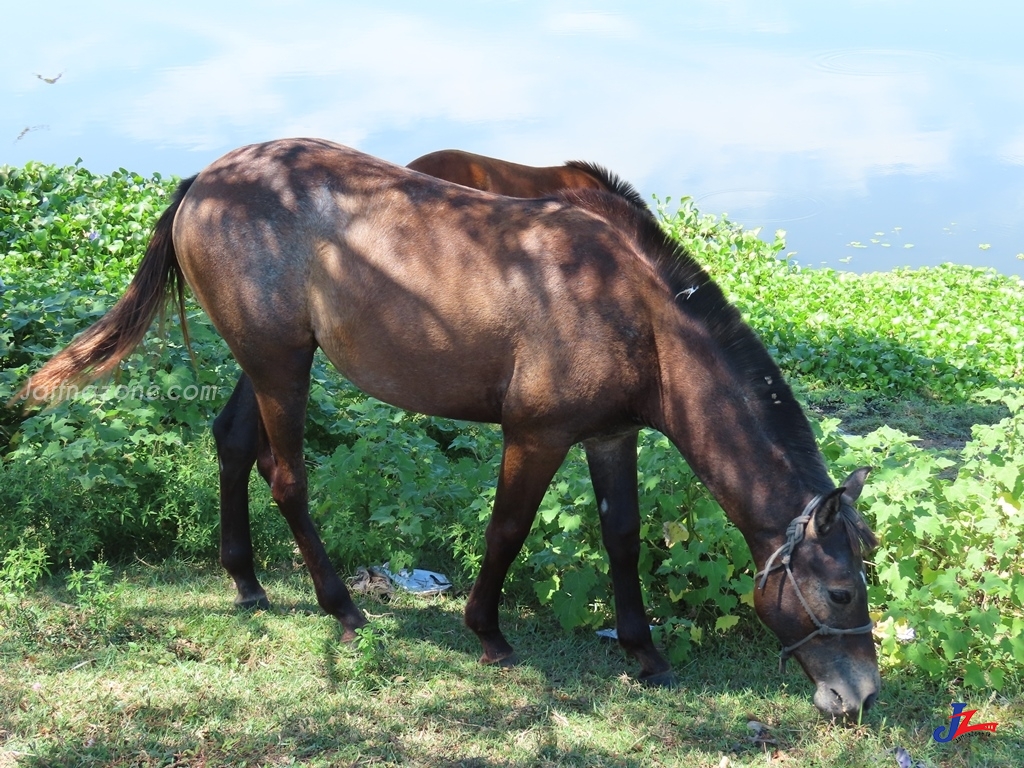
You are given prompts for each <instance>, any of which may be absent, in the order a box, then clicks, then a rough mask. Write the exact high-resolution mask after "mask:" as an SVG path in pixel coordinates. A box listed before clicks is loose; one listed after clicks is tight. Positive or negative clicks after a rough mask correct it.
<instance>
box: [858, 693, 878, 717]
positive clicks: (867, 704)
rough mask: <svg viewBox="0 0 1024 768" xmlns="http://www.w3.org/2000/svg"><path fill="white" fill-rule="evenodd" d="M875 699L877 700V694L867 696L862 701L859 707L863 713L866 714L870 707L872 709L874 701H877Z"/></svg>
mask: <svg viewBox="0 0 1024 768" xmlns="http://www.w3.org/2000/svg"><path fill="white" fill-rule="evenodd" d="M877 698H878V694H877V693H872V694H871V695H870V696H868V697H867V698H866V699H864V703H863V704H862V705H861V707H862V709H863V711H864V712H867V711H868V710H869V709H871V707H873V706H874V705H875V699H877Z"/></svg>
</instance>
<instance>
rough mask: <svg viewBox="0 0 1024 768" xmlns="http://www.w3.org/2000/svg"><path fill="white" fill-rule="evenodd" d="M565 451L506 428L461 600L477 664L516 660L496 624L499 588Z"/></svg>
mask: <svg viewBox="0 0 1024 768" xmlns="http://www.w3.org/2000/svg"><path fill="white" fill-rule="evenodd" d="M568 450H569V445H566V444H563V443H562V442H560V441H556V442H555V443H554V444H551V443H548V442H546V441H543V440H540V439H537V438H536V437H535V436H533V435H530V434H528V435H514V434H510V432H509V431H508V430H507V429H506V431H505V434H504V448H503V451H502V455H501V470H500V471H499V475H498V488H497V491H496V493H495V496H494V510H493V511H492V513H491V520H490V522H489V523H488V524H487V531H486V534H485V540H486V543H487V546H486V550H485V552H484V560H483V565H481V567H480V575H479V576H477V578H476V582H475V583H474V584H473V589H472V590H471V591H470V593H469V600H468V601H467V602H466V614H465V621H466V626H467V627H469V628H470V629H471V630H473V632H475V633H476V636H477V637H478V638H480V644H481V645H482V646H483V656H481V657H480V662H481V663H482V664H501V665H502V666H509V665H512V664H515V663H516V658H515V651H514V650H513V649H512V646H511V645H509V644H508V641H507V640H505V637H504V635H502V633H501V629H500V628H499V626H498V602H499V601H500V599H501V589H502V586H503V585H504V583H505V577H506V576H507V575H508V569H509V567H510V566H511V565H512V561H513V560H515V558H516V556H517V555H518V554H519V551H520V550H521V549H522V548H523V542H524V541H526V536H527V534H528V533H529V532H530V526H532V525H533V519H534V517H535V516H536V514H537V508H538V507H539V506H540V502H541V499H543V498H544V492H545V491H546V490H547V487H548V484H549V483H550V482H551V478H552V477H553V476H554V474H555V472H556V471H557V470H558V467H559V466H561V464H562V461H563V460H564V459H565V455H566V453H568Z"/></svg>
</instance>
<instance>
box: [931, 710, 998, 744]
mask: <svg viewBox="0 0 1024 768" xmlns="http://www.w3.org/2000/svg"><path fill="white" fill-rule="evenodd" d="M966 706H967V705H966V704H961V703H959V702H955V703H954V704H953V714H952V715H950V716H949V725H947V726H946V727H945V728H943V727H941V726H940V727H938V728H936V729H935V730H934V731H933V732H932V738H933V739H935V740H936V741H941V742H946V741H952V740H953V739H958V738H960V737H961V736H963V735H964V734H965V733H973V732H975V731H989V732H991V733H995V730H996V727H997V726H998V725H999V724H998V723H978V724H977V725H971V724H970V723H971V718H972V717H974V713H975V712H977V711H978V710H976V709H969V710H967V711H966V712H964V707H966Z"/></svg>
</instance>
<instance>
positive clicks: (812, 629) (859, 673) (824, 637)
mask: <svg viewBox="0 0 1024 768" xmlns="http://www.w3.org/2000/svg"><path fill="white" fill-rule="evenodd" d="M867 473H868V470H867V469H859V470H857V471H856V472H854V473H853V474H851V475H850V476H849V477H848V478H847V479H846V481H845V483H844V484H843V487H840V488H837V489H836V490H834V491H832V492H830V493H826V494H823V495H820V496H817V497H815V498H814V499H813V500H812V501H811V502H810V503H809V504H808V505H807V507H806V508H805V509H804V511H803V514H801V515H799V516H798V517H796V518H795V519H794V520H793V522H792V523H791V524H790V526H789V529H788V530H787V532H786V541H785V542H784V543H783V544H782V545H781V546H780V547H779V548H778V549H776V550H775V552H774V553H773V554H772V555H771V557H770V558H769V559H768V560H767V561H766V562H765V563H764V564H763V567H762V570H761V571H760V572H759V573H758V574H757V577H756V583H755V589H754V605H755V607H756V609H757V613H758V615H759V616H760V617H761V620H762V621H763V622H764V623H765V624H767V625H768V627H769V628H770V629H771V630H772V631H773V632H775V634H776V635H778V637H779V639H780V640H781V641H782V645H783V650H782V660H783V663H784V662H785V660H786V659H787V658H789V657H790V656H793V657H795V658H796V660H797V661H798V662H799V663H800V666H801V667H803V670H804V672H805V673H806V674H807V676H808V677H809V678H810V679H811V681H812V682H813V683H814V684H815V686H817V690H816V691H815V693H814V704H815V706H817V707H818V709H819V710H821V711H822V712H823V713H825V714H827V715H831V716H833V717H856V716H858V714H859V713H860V712H861V711H863V710H866V709H868V707H870V706H871V705H872V704H873V703H874V701H875V698H876V696H877V695H878V689H879V686H880V684H881V681H880V678H879V675H878V659H877V656H876V655H875V645H874V642H873V641H872V639H871V627H872V623H871V619H870V617H869V616H868V596H867V579H866V578H865V575H864V560H863V558H862V552H863V551H864V550H865V549H870V548H872V547H873V546H875V544H876V541H875V538H874V535H873V534H872V533H871V531H870V530H869V529H868V527H867V525H866V523H865V522H864V520H863V519H862V518H861V517H860V515H859V514H858V513H857V512H856V511H855V510H854V508H853V502H854V501H855V500H856V499H857V497H858V496H859V495H860V492H861V489H862V488H863V486H864V478H865V477H866V476H867Z"/></svg>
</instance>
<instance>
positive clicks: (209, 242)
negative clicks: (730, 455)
mask: <svg viewBox="0 0 1024 768" xmlns="http://www.w3.org/2000/svg"><path fill="white" fill-rule="evenodd" d="M174 238H175V247H176V248H177V249H178V252H179V262H180V263H181V266H182V269H183V271H184V273H185V276H186V278H187V279H188V281H189V283H190V285H191V286H192V288H193V290H194V292H195V294H196V296H197V298H198V299H199V302H200V304H201V305H202V306H203V308H204V309H205V310H206V311H207V313H208V314H209V315H210V317H211V319H212V320H213V322H214V324H215V325H216V327H217V329H218V331H220V333H221V334H222V335H223V336H224V337H225V339H226V340H227V341H228V344H229V346H231V348H232V351H233V352H234V353H235V355H236V357H238V358H239V362H240V363H241V364H242V366H243V368H245V369H246V370H247V372H249V371H250V369H261V368H267V369H268V370H272V369H273V366H274V359H275V355H272V354H270V353H268V352H267V350H269V349H271V348H273V349H277V350H279V351H278V352H277V353H276V357H277V358H280V357H287V356H288V352H289V350H293V349H294V350H303V349H311V348H313V347H315V346H320V347H321V348H322V349H323V350H324V351H325V353H326V354H327V356H328V357H329V358H330V359H331V361H332V362H333V363H334V364H335V365H336V367H338V369H339V370H340V371H341V372H342V373H343V374H344V375H345V376H347V377H348V378H350V379H351V380H352V381H353V382H354V383H355V384H356V385H357V386H359V387H360V388H361V389H363V390H364V391H366V392H368V393H369V394H372V395H374V396H376V397H378V398H380V399H382V400H384V401H386V402H390V403H392V404H395V405H399V406H401V407H404V408H407V409H410V410H415V411H420V412H426V413H434V414H439V415H446V416H453V417H458V418H465V419H473V420H478V421H503V419H504V416H505V410H507V409H506V405H507V399H508V397H509V396H510V392H511V395H512V396H513V397H520V398H523V399H525V400H529V401H530V403H531V406H530V407H532V408H533V410H534V411H535V412H536V413H537V414H539V415H540V414H543V413H544V412H545V409H546V408H549V407H553V406H552V405H551V403H546V402H542V401H544V399H545V394H544V393H545V392H553V391H556V390H559V389H560V388H566V389H568V390H569V391H570V392H571V393H572V395H571V396H570V397H569V398H566V397H565V396H564V395H563V396H561V400H560V402H561V401H563V400H566V399H572V398H576V397H578V398H583V399H585V400H594V399H599V398H600V397H601V392H602V390H604V389H605V388H607V387H609V386H610V383H611V382H615V381H618V382H619V383H621V380H622V379H623V377H624V378H625V380H627V381H629V380H631V374H630V372H629V371H623V370H622V361H623V360H624V359H626V358H628V356H629V354H630V346H632V347H642V346H643V343H644V339H641V338H640V337H642V336H644V335H645V334H646V335H648V336H649V328H646V329H645V322H646V319H645V318H646V317H647V313H646V312H645V302H646V297H645V296H644V295H642V292H641V293H638V292H637V291H636V287H635V286H636V284H637V282H638V280H641V279H643V275H645V274H647V273H648V272H649V270H647V271H645V270H643V269H640V270H639V271H638V270H637V264H636V263H634V262H635V261H636V260H635V255H634V254H633V253H632V252H631V246H630V244H629V242H628V240H627V238H625V237H624V236H623V235H622V234H621V233H620V232H618V231H617V230H616V229H615V228H614V227H612V226H610V225H609V224H608V223H607V222H606V221H604V220H602V219H601V218H600V217H598V216H595V215H593V214H591V213H588V212H587V211H584V210H582V209H579V208H577V207H575V206H573V205H570V204H568V203H565V202H561V201H558V200H520V199H513V198H507V197H500V196H496V195H492V194H487V193H484V192H480V191H477V190H473V189H466V188H463V187H460V186H456V185H453V184H447V183H445V182H443V181H438V180H436V179H432V178H429V177H427V176H424V175H422V174H419V173H415V172H412V171H409V170H407V169H404V168H402V167H400V166H396V165H392V164H390V163H387V162H385V161H382V160H378V159H376V158H373V157H370V156H368V155H364V154H362V153H360V152H357V151H355V150H352V149H349V148H347V147H342V146H340V145H336V144H331V143H330V142H323V141H314V140H287V141H279V142H273V143H271V144H267V145H258V146H255V147H247V148H243V149H240V150H236V151H235V152H232V153H230V154H229V155H226V156H225V157H224V158H222V159H221V160H218V161H216V162H214V163H213V164H212V165H211V166H209V167H208V168H207V169H205V170H204V171H203V172H202V173H200V174H199V175H198V177H197V178H196V181H195V182H194V183H193V185H192V187H191V188H190V190H189V192H188V194H187V195H186V197H185V199H184V200H183V201H182V206H181V209H180V210H179V213H178V216H177V218H176V220H175V227H174ZM634 273H635V274H634ZM631 274H632V277H630V275H631ZM598 308H599V309H600V311H595V310H596V309H598ZM601 318H614V320H611V321H609V320H607V319H604V320H602V319H601ZM253 339H258V340H259V351H258V352H254V351H252V349H250V348H251V347H254V346H255V345H253V342H252V340H253ZM634 351H635V350H634ZM256 375H257V376H258V375H259V373H258V372H257V373H256ZM605 399H608V398H607V396H605ZM554 400H555V398H552V399H551V401H552V402H553V401H554Z"/></svg>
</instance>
